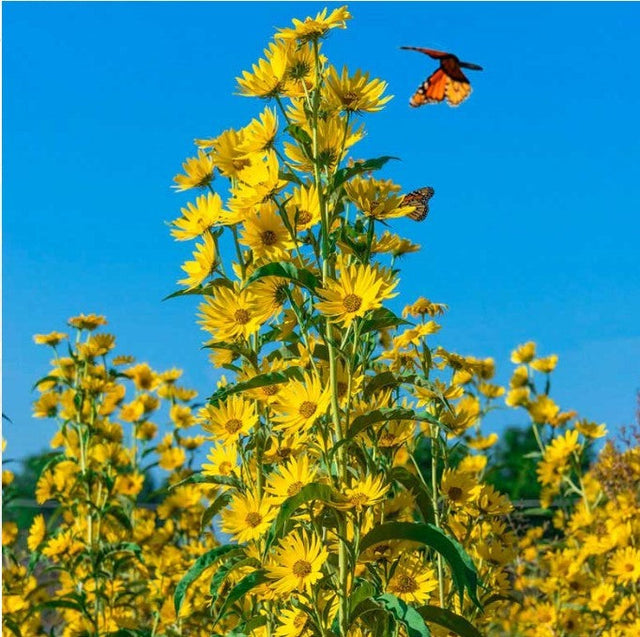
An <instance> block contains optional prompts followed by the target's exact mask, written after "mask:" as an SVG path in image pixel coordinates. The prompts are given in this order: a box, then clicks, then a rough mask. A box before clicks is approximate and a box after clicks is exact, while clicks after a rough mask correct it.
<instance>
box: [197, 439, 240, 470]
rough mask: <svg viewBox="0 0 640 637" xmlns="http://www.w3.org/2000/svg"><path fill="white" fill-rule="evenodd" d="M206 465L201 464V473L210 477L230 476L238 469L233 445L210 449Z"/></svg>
mask: <svg viewBox="0 0 640 637" xmlns="http://www.w3.org/2000/svg"><path fill="white" fill-rule="evenodd" d="M207 460H208V463H203V464H202V473H203V474H204V475H212V476H230V475H231V474H232V473H233V472H234V471H235V470H236V468H237V467H238V452H237V451H236V448H235V446H234V445H217V446H214V447H211V449H210V451H209V453H208V454H207Z"/></svg>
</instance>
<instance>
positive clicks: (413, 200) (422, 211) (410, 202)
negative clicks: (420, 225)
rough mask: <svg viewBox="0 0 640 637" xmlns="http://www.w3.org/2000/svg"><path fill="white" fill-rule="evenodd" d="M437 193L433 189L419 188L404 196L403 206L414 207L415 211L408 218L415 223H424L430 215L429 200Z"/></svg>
mask: <svg viewBox="0 0 640 637" xmlns="http://www.w3.org/2000/svg"><path fill="white" fill-rule="evenodd" d="M435 193H436V191H435V190H434V189H433V188H432V187H431V186H427V187H426V188H418V190H414V191H412V192H410V193H409V194H408V195H405V196H404V199H403V200H402V203H403V205H407V206H413V207H414V208H415V210H414V211H413V212H410V213H409V214H408V215H407V217H409V218H410V219H413V220H414V221H424V220H425V219H426V218H427V215H428V214H429V200H430V199H431V197H433V195H435Z"/></svg>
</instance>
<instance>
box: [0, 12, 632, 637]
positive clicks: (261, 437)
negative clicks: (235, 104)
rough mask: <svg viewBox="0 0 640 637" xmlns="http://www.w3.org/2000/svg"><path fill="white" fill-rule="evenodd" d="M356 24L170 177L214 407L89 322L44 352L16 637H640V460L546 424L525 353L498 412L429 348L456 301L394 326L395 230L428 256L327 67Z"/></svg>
mask: <svg viewBox="0 0 640 637" xmlns="http://www.w3.org/2000/svg"><path fill="white" fill-rule="evenodd" d="M350 18H351V16H350V14H349V12H348V10H347V8H346V7H343V8H339V9H335V10H332V11H328V10H325V11H323V12H321V13H320V14H318V15H317V16H315V17H313V18H307V19H306V20H294V21H293V24H292V26H291V27H287V28H283V29H279V30H277V31H276V33H275V36H274V38H273V40H272V41H271V42H270V43H268V45H267V47H266V48H265V50H264V57H263V58H262V59H260V60H259V61H258V62H256V63H255V64H254V65H253V66H252V68H251V69H250V70H247V71H245V72H244V73H243V74H242V76H241V77H239V78H238V80H237V84H238V91H239V93H240V94H241V96H239V97H238V99H243V98H244V97H253V98H260V100H255V104H256V117H255V119H253V120H252V121H250V122H249V123H248V124H247V125H246V126H245V127H244V128H241V129H238V130H235V129H231V128H229V129H226V130H223V131H214V133H213V134H217V136H214V137H211V138H210V139H197V140H196V141H195V143H196V150H195V151H194V156H193V157H190V158H188V159H186V160H185V161H184V163H183V164H182V171H181V173H180V174H178V175H177V176H176V177H175V180H174V181H175V188H176V190H178V191H189V193H193V198H192V201H191V203H188V204H187V205H186V206H185V207H184V208H182V209H181V211H180V216H179V217H177V218H176V219H175V220H174V221H173V222H172V224H171V230H170V232H171V235H172V236H173V237H174V238H175V239H176V240H177V241H188V242H193V244H194V249H193V260H190V261H187V262H186V263H184V264H183V265H182V270H183V275H182V276H183V278H181V279H180V280H179V282H178V283H179V285H180V289H179V291H177V292H175V293H174V295H173V296H180V295H197V296H199V297H200V305H199V310H198V321H199V324H200V326H201V328H202V330H203V332H204V333H205V347H206V350H207V352H208V356H209V358H210V361H211V365H212V366H213V367H214V368H215V369H219V370H224V376H223V377H222V379H221V380H220V382H219V383H218V386H217V387H215V388H213V389H212V391H211V392H210V393H209V394H208V395H205V396H202V395H200V396H199V395H198V393H197V392H196V391H195V390H193V389H191V388H189V387H185V386H184V385H183V384H182V383H181V376H182V372H181V371H180V370H178V369H169V370H155V369H153V368H152V367H151V366H150V365H149V364H147V363H146V362H138V361H136V360H135V359H134V357H133V356H131V355H130V354H129V352H126V353H120V352H118V351H117V348H116V339H115V336H113V335H112V334H110V333H108V332H106V331H105V326H106V325H107V321H106V318H105V317H103V316H99V315H96V314H82V315H78V316H75V317H72V318H70V319H69V321H68V325H67V326H66V327H65V328H64V329H65V332H61V331H52V332H50V333H48V334H37V335H35V337H34V340H35V343H36V344H37V345H39V346H41V347H43V348H49V351H50V356H51V362H50V368H49V369H47V370H43V375H42V376H41V378H39V379H37V380H36V379H34V380H36V384H35V386H36V390H37V393H38V397H37V399H36V400H35V402H34V405H33V414H34V416H35V417H37V418H48V419H55V421H56V423H57V431H56V433H55V435H54V436H53V439H52V440H51V441H50V447H51V450H52V451H51V453H50V454H49V455H48V456H47V457H46V461H45V462H44V463H43V464H42V466H41V467H40V471H39V475H38V477H37V483H36V485H35V490H34V493H33V494H32V497H33V499H34V500H35V501H36V503H37V505H38V506H39V509H38V512H37V513H36V515H35V517H33V519H32V520H31V521H30V522H29V525H28V526H27V527H26V528H21V527H20V525H19V524H18V522H17V521H15V520H14V519H12V517H11V511H12V509H11V504H12V501H13V500H14V499H15V497H16V492H15V476H14V473H12V471H10V470H8V469H5V470H4V471H3V475H2V485H3V511H4V519H3V527H2V546H3V597H2V610H3V635H7V636H9V635H16V636H23V637H30V636H36V635H51V636H65V637H79V636H92V637H98V636H100V637H102V636H107V635H111V636H114V637H116V636H118V637H128V636H132V637H134V636H137V637H159V636H166V637H178V636H182V637H191V636H193V637H198V636H203V637H204V636H209V635H230V636H236V637H240V636H241V635H247V636H249V635H251V636H256V637H267V636H268V637H297V636H305V637H311V636H314V637H315V636H317V637H345V636H350V637H360V636H362V637H364V636H376V637H378V636H379V637H387V636H389V637H390V636H403V637H425V636H428V635H434V636H448V635H460V636H461V637H475V636H478V635H523V636H524V635H526V636H536V637H543V636H544V637H546V636H549V637H551V636H565V635H566V636H569V635H601V636H603V637H633V636H637V635H640V597H639V595H638V584H639V583H640V434H638V435H636V436H635V437H634V435H633V432H632V433H630V434H628V435H627V436H626V437H625V436H622V437H620V436H618V437H612V436H610V434H608V433H607V430H606V427H605V426H604V425H603V424H599V423H595V422H591V421H589V420H588V419H587V418H585V417H583V416H581V415H579V414H577V413H576V412H574V411H569V410H564V409H563V408H562V407H561V406H560V405H558V404H557V403H556V402H555V400H554V398H553V397H552V396H551V378H552V375H553V372H554V369H555V368H556V365H557V364H558V358H557V356H555V355H552V354H547V353H546V352H539V351H537V348H536V345H535V343H533V342H528V343H524V344H520V345H517V344H514V350H513V352H512V353H511V360H512V362H513V365H514V367H513V370H512V373H511V377H510V380H509V383H508V386H502V385H500V384H499V383H497V382H496V380H495V377H496V369H495V364H494V361H493V360H492V359H491V358H481V357H476V356H471V355H468V354H461V353H457V352H455V351H450V350H449V349H444V348H443V347H442V346H440V345H438V332H439V331H440V330H441V327H442V324H443V323H444V322H445V321H446V312H447V309H448V308H447V306H446V305H445V304H444V303H443V302H440V301H445V300H446V299H442V300H438V302H436V301H433V300H430V299H429V298H427V297H426V295H427V294H428V292H429V291H428V290H425V296H421V297H420V298H417V299H406V301H404V302H403V303H402V305H403V306H404V309H403V310H402V311H401V312H399V313H395V312H394V311H392V310H391V309H390V307H389V305H390V304H389V301H390V300H391V299H395V301H394V303H397V301H398V299H403V292H402V286H401V284H400V280H399V274H400V268H399V257H402V256H403V255H406V254H408V253H411V252H415V251H417V250H419V246H418V245H416V244H415V243H413V241H412V239H411V238H404V237H400V236H398V235H397V234H395V233H394V231H393V225H394V220H395V219H397V218H400V217H409V218H412V219H414V220H415V225H414V226H413V227H415V228H416V229H417V230H420V229H421V228H422V227H423V226H421V225H419V224H420V223H421V221H418V220H419V219H420V220H424V218H425V217H426V215H427V213H428V199H429V197H430V194H427V195H425V193H424V191H423V192H422V193H420V192H418V193H417V194H416V192H413V193H406V192H403V187H402V186H401V185H400V184H396V183H395V182H394V181H392V180H390V179H386V178H385V177H384V176H383V175H384V168H385V165H386V164H387V163H388V162H389V161H392V158H391V157H386V156H385V157H378V158H373V159H371V158H361V157H359V156H358V154H357V153H358V142H359V141H361V140H362V139H363V137H364V135H365V124H364V122H365V116H368V115H369V114H373V116H375V113H376V112H377V111H380V110H381V109H382V108H384V106H385V104H386V103H387V102H388V101H389V100H390V99H391V97H390V96H389V95H387V94H386V90H387V85H386V83H385V82H384V81H382V80H379V79H375V78H372V77H370V75H369V74H368V73H366V72H363V71H360V70H358V71H355V72H354V73H352V72H350V71H349V70H347V69H346V68H343V69H342V70H341V69H338V68H336V67H334V66H332V64H331V63H330V61H329V60H328V59H327V57H326V56H325V55H324V53H323V50H322V45H323V40H324V39H325V38H326V37H329V36H331V37H348V33H341V32H340V31H342V30H343V29H346V27H347V24H348V21H349V19H350ZM441 107H442V108H444V107H443V106H441ZM416 234H418V232H416ZM50 327H51V329H62V327H61V326H55V325H52V326H50ZM516 345H517V346H516ZM479 349H481V348H479ZM134 354H135V353H134ZM477 354H481V352H477ZM496 409H505V410H514V412H517V413H518V414H521V415H522V416H525V417H526V419H527V421H528V422H529V425H528V427H529V428H528V430H527V433H528V435H530V436H531V440H532V441H533V445H534V446H533V450H532V451H530V452H529V453H526V454H523V456H522V458H517V461H518V462H520V461H521V463H523V464H524V463H525V462H529V463H530V464H531V466H532V471H535V476H536V479H537V483H538V484H537V487H535V488H536V489H538V491H537V493H538V496H537V497H536V498H535V501H531V500H527V502H526V503H524V504H523V502H522V499H516V498H515V497H514V498H510V497H509V494H508V492H507V491H508V490H507V489H504V490H502V491H501V490H500V488H499V487H498V486H496V480H495V475H496V472H497V471H498V470H499V469H500V468H501V467H500V463H499V462H498V460H497V454H496V453H494V452H495V450H496V449H498V448H499V447H500V444H501V441H500V439H499V437H498V436H497V435H496V434H495V433H489V431H488V430H487V426H486V423H485V420H486V419H487V416H488V415H489V414H491V412H493V411H494V410H496ZM167 423H168V427H169V428H168V429H167V427H166V426H165V425H166V424H167ZM483 427H484V429H483ZM164 431H167V433H162V432H164ZM516 464H517V463H516ZM534 486H535V485H534Z"/></svg>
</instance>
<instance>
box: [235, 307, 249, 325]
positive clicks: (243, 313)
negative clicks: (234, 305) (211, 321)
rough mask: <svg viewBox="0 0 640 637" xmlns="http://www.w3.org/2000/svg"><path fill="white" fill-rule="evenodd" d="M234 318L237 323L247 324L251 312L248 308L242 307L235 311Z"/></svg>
mask: <svg viewBox="0 0 640 637" xmlns="http://www.w3.org/2000/svg"><path fill="white" fill-rule="evenodd" d="M233 318H234V319H235V320H236V323H239V324H240V325H245V324H246V323H248V322H249V312H247V310H245V309H243V308H240V309H239V310H236V311H235V313H234V315H233Z"/></svg>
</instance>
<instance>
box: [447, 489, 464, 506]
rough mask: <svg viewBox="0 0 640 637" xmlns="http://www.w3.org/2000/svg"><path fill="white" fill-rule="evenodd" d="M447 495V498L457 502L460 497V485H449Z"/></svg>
mask: <svg viewBox="0 0 640 637" xmlns="http://www.w3.org/2000/svg"><path fill="white" fill-rule="evenodd" d="M447 495H448V496H449V500H453V501H454V502H457V501H458V500H461V499H462V489H461V488H460V487H451V488H450V489H449V491H448V492H447Z"/></svg>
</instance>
